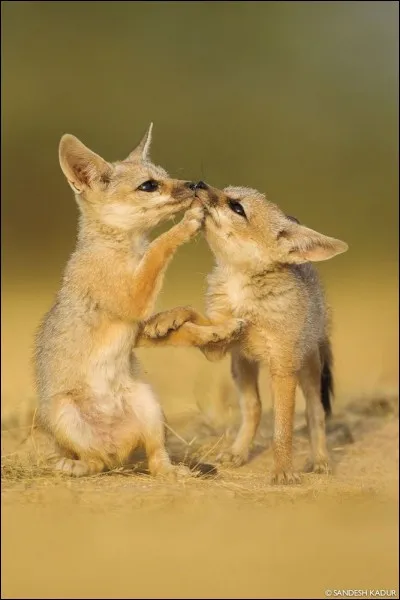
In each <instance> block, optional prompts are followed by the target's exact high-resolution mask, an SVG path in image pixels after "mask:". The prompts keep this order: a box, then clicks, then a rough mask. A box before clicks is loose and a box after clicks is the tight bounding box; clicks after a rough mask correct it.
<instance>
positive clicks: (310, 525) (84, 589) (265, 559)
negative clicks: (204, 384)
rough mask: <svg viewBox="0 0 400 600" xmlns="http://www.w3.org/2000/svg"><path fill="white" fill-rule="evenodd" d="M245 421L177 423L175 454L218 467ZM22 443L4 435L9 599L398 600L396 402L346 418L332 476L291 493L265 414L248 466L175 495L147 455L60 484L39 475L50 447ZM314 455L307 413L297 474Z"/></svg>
mask: <svg viewBox="0 0 400 600" xmlns="http://www.w3.org/2000/svg"><path fill="white" fill-rule="evenodd" d="M228 412H229V411H228ZM236 420H237V415H236V414H235V413H233V414H232V413H231V416H230V418H229V419H228V422H225V423H222V422H221V421H220V422H218V420H217V419H216V418H214V419H211V418H210V415H209V414H207V413H205V412H200V411H197V412H195V411H192V412H190V413H187V414H181V415H176V416H175V417H174V418H173V419H171V420H170V423H169V425H170V427H171V430H170V435H169V440H168V445H169V449H170V452H171V453H172V455H173V456H174V457H175V459H176V460H185V461H186V462H191V461H192V464H193V463H197V462H206V463H207V462H209V463H212V462H213V459H214V458H215V455H216V453H217V452H218V451H219V449H220V448H221V447H222V446H223V445H224V444H226V443H228V438H229V437H230V436H231V435H232V434H233V432H234V429H235V423H236ZM25 431H26V430H22V429H20V427H19V426H18V424H16V423H15V422H14V423H13V422H12V421H9V422H8V423H3V467H2V492H3V496H2V506H3V510H2V544H3V558H2V562H3V578H2V597H4V598H22V597H24V598H39V597H41V598H251V597H252V598H253V597H255V598H289V597H291V598H295V597H296V598H306V597H311V598H323V597H325V590H347V589H363V590H364V589H365V590H370V589H371V590H375V589H384V590H396V593H395V594H394V595H392V596H391V597H398V595H397V591H398V571H397V556H398V550H397V548H398V533H397V532H398V516H397V514H398V494H397V489H398V399H397V398H395V397H393V398H390V397H374V398H369V399H368V398H360V399H356V400H354V401H353V402H350V403H348V404H347V405H346V406H345V407H344V408H340V409H338V410H337V411H336V415H335V417H334V418H333V419H332V421H331V422H330V424H329V427H328V438H329V446H330V451H331V455H332V457H333V461H334V465H335V473H334V475H333V476H331V477H326V476H318V475H304V476H303V481H302V484H301V485H299V486H295V487H272V486H270V485H269V481H268V473H269V472H270V468H271V465H272V457H271V451H270V433H271V416H270V413H268V412H267V413H266V414H265V415H264V418H263V422H262V426H261V427H260V431H259V434H258V436H257V440H256V444H255V447H254V453H253V457H252V460H251V462H250V463H249V464H248V465H246V466H245V467H242V468H240V469H226V468H222V467H221V468H220V469H219V471H218V474H217V475H215V476H213V477H202V478H193V479H189V480H185V481H182V482H178V483H177V484H173V483H170V482H167V481H163V480H154V479H152V478H151V477H150V476H148V475H146V474H145V473H143V472H141V467H145V463H143V464H142V463H141V457H140V455H139V456H138V457H137V460H138V462H137V463H135V464H136V469H126V470H124V471H122V472H114V473H110V474H104V475H101V476H96V477H92V478H86V479H82V480H70V479H66V478H62V477H54V476H52V475H49V474H48V473H47V472H46V471H44V470H43V469H42V468H41V467H40V466H37V454H35V452H38V448H39V446H40V444H38V443H36V450H35V448H34V447H33V446H32V441H31V440H28V442H26V443H25V445H24V446H22V448H21V447H20V448H19V449H18V444H19V443H20V439H21V436H22V432H25ZM34 440H35V437H34ZM37 441H38V438H37V436H36V442H37ZM307 448H308V442H307V437H306V432H305V430H304V420H303V418H302V416H301V415H300V414H299V415H298V417H297V424H296V437H295V456H296V463H297V464H298V467H299V468H301V466H302V464H303V463H304V462H305V459H306V456H307ZM137 465H139V469H138V468H137ZM332 593H335V594H336V592H332ZM337 597H338V596H337Z"/></svg>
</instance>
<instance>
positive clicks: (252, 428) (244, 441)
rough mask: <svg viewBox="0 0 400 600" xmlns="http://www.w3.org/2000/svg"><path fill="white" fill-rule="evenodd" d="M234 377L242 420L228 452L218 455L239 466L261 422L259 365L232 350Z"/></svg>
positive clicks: (220, 459) (246, 455) (246, 456)
mask: <svg viewBox="0 0 400 600" xmlns="http://www.w3.org/2000/svg"><path fill="white" fill-rule="evenodd" d="M231 371H232V377H233V380H234V382H235V384H236V388H237V391H238V393H239V402H240V408H241V414H242V421H241V425H240V429H239V432H238V434H237V436H236V439H235V441H234V442H233V445H232V448H231V449H230V450H229V451H228V452H223V453H222V454H220V456H219V457H218V460H219V461H221V462H230V463H232V464H233V465H234V466H236V467H238V466H240V465H242V464H244V463H245V462H247V460H248V458H249V451H250V447H251V444H252V442H253V439H254V436H255V434H256V431H257V428H258V426H259V424H260V418H261V401H260V394H259V391H258V372H259V365H258V363H256V362H250V361H248V360H247V359H246V358H245V357H244V356H242V355H241V354H240V353H239V352H237V351H233V352H232V361H231Z"/></svg>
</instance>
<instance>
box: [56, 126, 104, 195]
mask: <svg viewBox="0 0 400 600" xmlns="http://www.w3.org/2000/svg"><path fill="white" fill-rule="evenodd" d="M58 153H59V159H60V165H61V169H62V171H63V173H64V175H65V177H66V178H67V180H68V183H69V184H70V186H71V187H72V189H73V190H74V192H75V193H76V194H81V193H82V192H83V191H84V190H85V189H87V188H90V187H91V185H92V183H93V182H94V181H96V180H100V179H102V178H103V179H104V180H105V181H106V180H107V178H108V177H109V175H110V173H111V170H112V167H111V165H110V164H109V163H108V162H106V161H105V160H104V159H103V158H101V156H99V155H98V154H96V153H95V152H92V151H91V150H89V148H87V147H86V146H85V145H84V144H82V142H80V141H79V140H78V138H76V137H75V136H74V135H69V134H65V135H63V136H62V138H61V141H60V146H59V151H58Z"/></svg>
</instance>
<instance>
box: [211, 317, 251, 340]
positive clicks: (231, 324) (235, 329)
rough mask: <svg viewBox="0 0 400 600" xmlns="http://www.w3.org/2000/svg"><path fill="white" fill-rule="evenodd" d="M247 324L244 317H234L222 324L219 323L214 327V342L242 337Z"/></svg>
mask: <svg viewBox="0 0 400 600" xmlns="http://www.w3.org/2000/svg"><path fill="white" fill-rule="evenodd" d="M244 326H245V321H243V320H242V319H233V320H232V321H227V322H225V323H223V324H222V325H218V326H216V327H215V328H214V329H213V333H212V339H211V340H210V341H211V342H212V343H218V342H223V341H233V340H235V339H237V338H238V337H240V334H241V333H242V331H243V329H244Z"/></svg>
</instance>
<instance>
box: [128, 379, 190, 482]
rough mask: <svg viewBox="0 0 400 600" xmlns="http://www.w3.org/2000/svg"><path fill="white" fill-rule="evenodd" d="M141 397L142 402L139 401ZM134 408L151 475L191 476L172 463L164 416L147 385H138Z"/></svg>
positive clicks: (188, 472) (182, 468)
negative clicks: (168, 451)
mask: <svg viewBox="0 0 400 600" xmlns="http://www.w3.org/2000/svg"><path fill="white" fill-rule="evenodd" d="M139 396H140V402H138V401H137V398H138V397H139ZM133 408H134V411H135V414H136V415H137V417H138V419H139V421H140V422H141V424H142V431H141V438H142V439H143V441H144V447H145V451H146V455H147V460H148V467H149V471H150V474H151V475H168V476H171V477H179V476H181V475H183V476H188V475H190V470H189V469H188V468H187V467H185V466H183V465H173V464H172V463H171V460H170V458H169V456H168V453H167V450H166V448H165V421H164V415H163V412H162V409H161V406H160V405H159V403H158V401H157V399H156V397H155V396H154V394H153V391H152V389H151V388H150V387H149V386H148V385H147V384H145V383H138V384H136V391H135V402H134V404H133Z"/></svg>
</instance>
